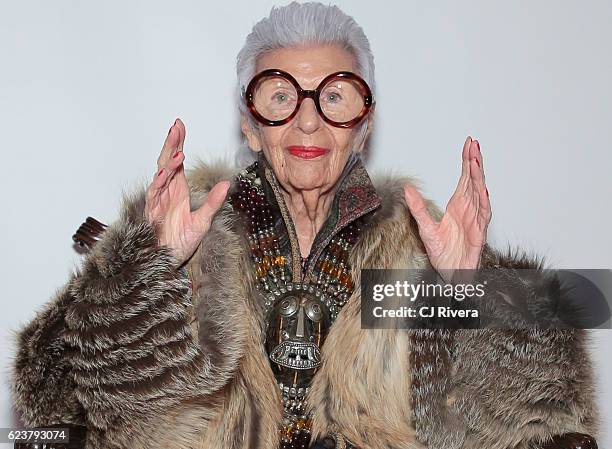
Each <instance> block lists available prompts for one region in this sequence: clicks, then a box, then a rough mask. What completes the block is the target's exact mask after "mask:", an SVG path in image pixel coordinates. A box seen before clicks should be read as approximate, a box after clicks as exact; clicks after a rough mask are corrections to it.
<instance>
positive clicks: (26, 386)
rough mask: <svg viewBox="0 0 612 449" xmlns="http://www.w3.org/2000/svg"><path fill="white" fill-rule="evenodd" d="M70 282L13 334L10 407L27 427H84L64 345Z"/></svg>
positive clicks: (69, 299) (83, 419) (83, 414)
mask: <svg viewBox="0 0 612 449" xmlns="http://www.w3.org/2000/svg"><path fill="white" fill-rule="evenodd" d="M70 282H71V281H69V282H68V283H67V284H66V285H65V286H63V287H62V288H61V289H59V290H58V291H57V292H56V294H55V295H54V297H53V298H52V299H51V301H49V302H48V303H47V304H46V305H45V306H44V307H43V308H42V309H41V310H40V311H39V312H38V313H37V314H36V316H35V318H34V319H33V320H32V321H30V322H29V323H28V324H27V325H25V326H23V327H22V328H20V329H19V330H16V331H14V336H15V342H16V348H17V351H16V354H15V358H14V360H13V363H12V366H11V376H10V377H11V394H12V399H13V406H14V408H15V410H16V411H17V412H18V413H19V414H20V415H21V419H22V421H23V423H24V424H25V425H26V426H27V427H39V426H45V425H52V424H59V423H66V424H85V412H84V410H83V407H82V406H81V404H80V403H79V402H78V400H77V398H76V394H75V387H76V386H75V383H74V380H73V379H72V377H71V375H70V373H71V366H70V363H69V361H68V360H67V358H66V343H65V341H64V340H63V339H62V338H61V331H62V330H63V329H64V328H65V325H64V315H65V313H66V308H67V306H68V305H69V304H70V303H71V302H72V301H73V297H72V295H71V294H70Z"/></svg>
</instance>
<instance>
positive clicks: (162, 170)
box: [157, 168, 164, 176]
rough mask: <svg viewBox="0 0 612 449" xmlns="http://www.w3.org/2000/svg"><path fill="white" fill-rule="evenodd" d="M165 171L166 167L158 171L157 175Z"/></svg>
mask: <svg viewBox="0 0 612 449" xmlns="http://www.w3.org/2000/svg"><path fill="white" fill-rule="evenodd" d="M163 172H164V169H163V168H162V169H161V170H160V171H158V172H157V176H160V175H161V174H162V173H163Z"/></svg>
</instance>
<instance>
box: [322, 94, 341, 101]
mask: <svg viewBox="0 0 612 449" xmlns="http://www.w3.org/2000/svg"><path fill="white" fill-rule="evenodd" d="M325 98H326V100H327V102H329V103H337V102H339V101H340V100H342V96H341V95H340V94H338V93H335V92H333V93H329V94H327V96H326V97H325Z"/></svg>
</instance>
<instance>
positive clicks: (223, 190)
mask: <svg viewBox="0 0 612 449" xmlns="http://www.w3.org/2000/svg"><path fill="white" fill-rule="evenodd" d="M229 187H230V182H229V181H221V182H218V183H217V184H215V185H214V186H213V188H212V189H210V191H209V192H208V196H207V197H206V201H204V203H203V204H202V205H201V206H200V208H199V209H197V210H195V211H194V212H193V214H194V217H195V219H196V221H197V223H199V224H200V225H202V227H204V228H206V230H208V227H209V226H210V223H211V221H212V217H213V216H214V215H215V213H216V212H217V210H219V208H220V207H221V205H223V202H224V201H225V197H226V196H227V191H228V190H229Z"/></svg>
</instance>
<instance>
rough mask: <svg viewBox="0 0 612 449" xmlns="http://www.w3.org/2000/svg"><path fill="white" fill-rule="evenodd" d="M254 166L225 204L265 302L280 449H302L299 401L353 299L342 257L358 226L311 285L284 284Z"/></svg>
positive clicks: (325, 256) (324, 256) (287, 273)
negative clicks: (238, 219) (280, 417)
mask: <svg viewBox="0 0 612 449" xmlns="http://www.w3.org/2000/svg"><path fill="white" fill-rule="evenodd" d="M258 168H259V166H258V162H255V163H253V164H252V165H250V166H249V167H247V168H246V169H245V170H243V171H242V172H241V173H240V174H239V175H238V178H237V183H236V190H235V192H234V193H232V194H231V196H230V204H231V205H232V207H233V209H234V210H235V211H238V212H239V213H240V214H241V215H242V217H243V218H244V220H245V227H246V231H247V240H248V242H249V246H250V250H251V256H252V260H253V265H254V271H255V276H256V278H257V280H258V281H259V283H258V289H259V291H260V292H261V293H262V296H263V298H264V301H265V302H264V310H265V313H266V333H265V335H266V341H265V342H264V344H265V345H266V350H267V352H268V355H269V357H270V362H271V366H272V367H273V371H274V374H275V376H276V378H277V382H278V385H279V388H280V390H281V394H282V397H283V403H284V410H285V413H284V421H283V425H282V428H281V429H280V430H279V432H280V440H281V446H280V447H281V449H289V448H292V449H293V448H296V449H297V448H304V449H305V448H307V447H308V445H309V443H310V429H311V416H308V415H307V414H306V402H305V401H306V395H307V393H308V391H309V388H310V381H311V380H312V376H313V375H314V373H315V372H316V371H317V369H318V366H319V364H320V346H322V344H323V342H324V339H325V336H326V335H327V332H328V331H329V326H331V324H332V323H333V322H334V320H335V319H336V317H337V316H338V313H339V312H340V310H341V309H342V307H343V306H344V305H345V304H346V302H347V301H348V299H349V298H350V297H351V294H352V293H353V289H354V284H353V280H352V276H351V267H350V264H349V253H350V248H351V246H352V245H353V244H354V243H355V242H356V241H357V238H358V235H359V232H360V230H361V226H360V224H359V223H360V221H359V220H355V221H352V222H350V223H349V224H347V225H346V226H345V227H343V228H342V229H341V230H340V231H339V232H338V233H336V235H335V236H334V237H332V238H331V239H330V241H329V243H328V244H327V246H325V249H324V250H323V251H322V252H321V254H320V255H319V257H318V259H317V260H316V261H314V265H313V266H312V270H313V274H314V275H315V276H314V279H316V282H306V281H304V279H292V273H291V270H290V268H289V267H290V266H291V265H290V261H289V260H287V258H286V257H285V256H284V255H283V254H282V252H281V248H280V245H279V238H278V235H277V234H276V230H275V223H276V221H277V219H278V218H279V217H278V216H277V214H278V212H276V214H275V212H274V211H275V210H276V209H275V208H273V207H272V206H271V205H270V204H269V203H268V201H267V198H266V196H265V193H264V189H263V185H262V178H261V177H260V176H259V169H258ZM293 257H300V255H299V254H298V255H293ZM309 262H313V261H309V260H308V258H306V259H304V258H302V277H303V278H304V272H305V271H306V270H307V268H308V267H309V265H310V264H309ZM306 315H307V316H306ZM296 320H297V322H299V323H300V325H298V326H297V327H296V326H295V323H296ZM299 320H301V321H299ZM271 322H273V324H274V325H273V326H270V323H271Z"/></svg>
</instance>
